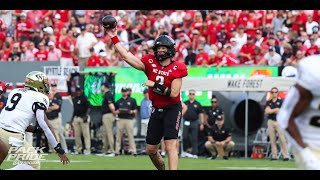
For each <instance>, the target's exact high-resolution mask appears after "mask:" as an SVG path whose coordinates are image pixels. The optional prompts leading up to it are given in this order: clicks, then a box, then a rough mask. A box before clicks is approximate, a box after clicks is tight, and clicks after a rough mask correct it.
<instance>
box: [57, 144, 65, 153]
mask: <svg viewBox="0 0 320 180" xmlns="http://www.w3.org/2000/svg"><path fill="white" fill-rule="evenodd" d="M54 150H56V152H57V153H58V154H61V155H62V154H64V153H65V152H64V150H63V149H62V147H61V144H60V143H58V144H57V146H56V147H55V148H54Z"/></svg>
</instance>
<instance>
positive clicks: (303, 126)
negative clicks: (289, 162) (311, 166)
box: [277, 55, 320, 150]
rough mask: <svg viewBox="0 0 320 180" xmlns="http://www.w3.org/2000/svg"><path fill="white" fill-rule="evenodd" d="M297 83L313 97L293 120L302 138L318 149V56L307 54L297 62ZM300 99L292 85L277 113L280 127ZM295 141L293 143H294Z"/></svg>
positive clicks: (319, 130) (284, 124)
mask: <svg viewBox="0 0 320 180" xmlns="http://www.w3.org/2000/svg"><path fill="white" fill-rule="evenodd" d="M297 83H298V84H299V85H301V86H302V87H304V88H305V89H307V90H309V91H310V92H311V93H312V95H313V99H312V101H311V103H310V105H309V106H308V107H307V108H306V110H305V111H304V112H303V113H302V114H300V115H299V116H298V117H297V118H296V119H295V122H296V124H297V127H298V129H299V132H300V134H301V136H302V139H303V141H304V142H305V143H307V144H308V145H309V146H310V147H313V148H315V149H318V150H320V56H319V55H314V56H309V57H307V58H305V59H303V60H301V61H300V62H299V67H298V79H297ZM299 99H300V94H299V92H298V90H297V89H296V87H292V88H291V89H290V90H289V92H288V95H287V97H286V98H285V100H284V102H283V104H282V107H281V109H280V111H279V113H278V115H277V120H278V122H279V124H280V126H281V128H283V129H286V128H287V127H288V121H289V118H290V116H291V114H292V111H293V109H294V107H295V105H296V104H297V103H298V101H299ZM294 144H295V143H293V145H294Z"/></svg>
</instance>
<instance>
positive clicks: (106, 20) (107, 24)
mask: <svg viewBox="0 0 320 180" xmlns="http://www.w3.org/2000/svg"><path fill="white" fill-rule="evenodd" d="M101 21H102V22H101V23H102V26H103V27H104V28H105V29H113V28H115V27H116V26H117V20H116V18H115V17H113V16H111V15H107V16H104V17H103V18H102V20H101Z"/></svg>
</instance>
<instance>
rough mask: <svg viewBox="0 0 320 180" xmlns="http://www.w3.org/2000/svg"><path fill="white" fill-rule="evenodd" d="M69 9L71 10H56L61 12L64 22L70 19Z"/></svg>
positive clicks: (58, 12)
mask: <svg viewBox="0 0 320 180" xmlns="http://www.w3.org/2000/svg"><path fill="white" fill-rule="evenodd" d="M69 11H70V10H56V13H57V14H60V17H61V18H60V21H62V22H64V23H66V22H68V21H69Z"/></svg>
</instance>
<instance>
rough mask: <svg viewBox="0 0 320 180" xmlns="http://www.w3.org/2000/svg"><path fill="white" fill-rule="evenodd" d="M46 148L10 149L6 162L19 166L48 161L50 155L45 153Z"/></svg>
mask: <svg viewBox="0 0 320 180" xmlns="http://www.w3.org/2000/svg"><path fill="white" fill-rule="evenodd" d="M44 148H45V147H42V148H40V147H36V148H34V147H28V148H26V147H10V149H9V151H8V157H7V159H6V161H13V165H17V164H35V163H39V161H44V160H46V158H45V157H46V156H47V155H48V154H46V153H44V152H43V149H44Z"/></svg>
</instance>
